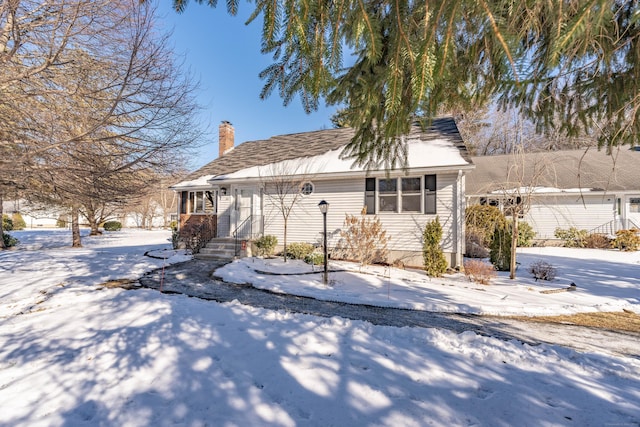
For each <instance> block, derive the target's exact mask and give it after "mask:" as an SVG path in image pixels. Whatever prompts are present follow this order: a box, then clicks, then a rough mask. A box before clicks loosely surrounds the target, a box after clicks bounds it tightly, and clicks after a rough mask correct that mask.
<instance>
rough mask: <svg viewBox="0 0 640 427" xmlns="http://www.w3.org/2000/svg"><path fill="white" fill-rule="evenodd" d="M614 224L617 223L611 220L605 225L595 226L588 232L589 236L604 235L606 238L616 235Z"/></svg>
mask: <svg viewBox="0 0 640 427" xmlns="http://www.w3.org/2000/svg"><path fill="white" fill-rule="evenodd" d="M616 223H617V221H616V220H615V219H614V220H611V221H609V222H607V223H604V224H602V225H599V226H597V227H596V228H593V229H591V230H589V234H604V235H607V236H615V235H616Z"/></svg>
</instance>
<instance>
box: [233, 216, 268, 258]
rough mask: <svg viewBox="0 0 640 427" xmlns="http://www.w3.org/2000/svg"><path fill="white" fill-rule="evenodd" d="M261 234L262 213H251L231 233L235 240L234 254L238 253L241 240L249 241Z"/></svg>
mask: <svg viewBox="0 0 640 427" xmlns="http://www.w3.org/2000/svg"><path fill="white" fill-rule="evenodd" d="M261 234H262V215H251V216H249V217H248V218H246V219H245V220H244V221H242V222H241V223H240V225H238V226H237V227H236V229H235V230H234V231H233V233H231V236H232V237H233V238H234V240H235V256H238V255H239V254H240V247H241V242H242V241H243V240H245V241H250V240H252V239H253V238H255V237H260V235H261Z"/></svg>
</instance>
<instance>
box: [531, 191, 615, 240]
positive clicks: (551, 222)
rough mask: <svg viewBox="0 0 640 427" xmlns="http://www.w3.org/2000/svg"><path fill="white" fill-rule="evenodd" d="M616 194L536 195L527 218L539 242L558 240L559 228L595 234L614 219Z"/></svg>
mask: <svg viewBox="0 0 640 427" xmlns="http://www.w3.org/2000/svg"><path fill="white" fill-rule="evenodd" d="M614 207H615V196H614V195H604V196H603V195H584V196H583V197H581V196H580V195H579V194H575V195H574V194H571V195H566V194H565V195H562V196H554V195H550V196H536V197H535V199H534V200H532V204H531V209H530V210H529V212H528V213H527V215H526V216H525V221H527V222H528V223H529V224H530V225H531V226H532V227H533V230H534V231H535V232H536V237H535V238H536V239H555V236H554V232H555V230H556V228H563V229H567V228H569V227H576V228H578V229H585V230H588V231H591V230H593V229H595V228H597V227H600V226H603V225H605V224H608V223H609V222H610V221H612V220H614V218H615V213H614Z"/></svg>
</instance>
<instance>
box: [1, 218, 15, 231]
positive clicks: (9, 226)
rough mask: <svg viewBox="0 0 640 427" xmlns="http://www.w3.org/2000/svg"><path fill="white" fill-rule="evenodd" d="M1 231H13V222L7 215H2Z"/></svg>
mask: <svg viewBox="0 0 640 427" xmlns="http://www.w3.org/2000/svg"><path fill="white" fill-rule="evenodd" d="M2 229H3V230H4V231H11V230H13V220H12V219H11V218H9V215H7V214H2Z"/></svg>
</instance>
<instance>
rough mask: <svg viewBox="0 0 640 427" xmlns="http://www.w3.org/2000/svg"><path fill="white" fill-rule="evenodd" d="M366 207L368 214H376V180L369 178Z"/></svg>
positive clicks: (366, 190)
mask: <svg viewBox="0 0 640 427" xmlns="http://www.w3.org/2000/svg"><path fill="white" fill-rule="evenodd" d="M364 206H365V207H366V208H367V213H368V214H374V213H376V179H375V178H367V179H366V180H365V186H364Z"/></svg>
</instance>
